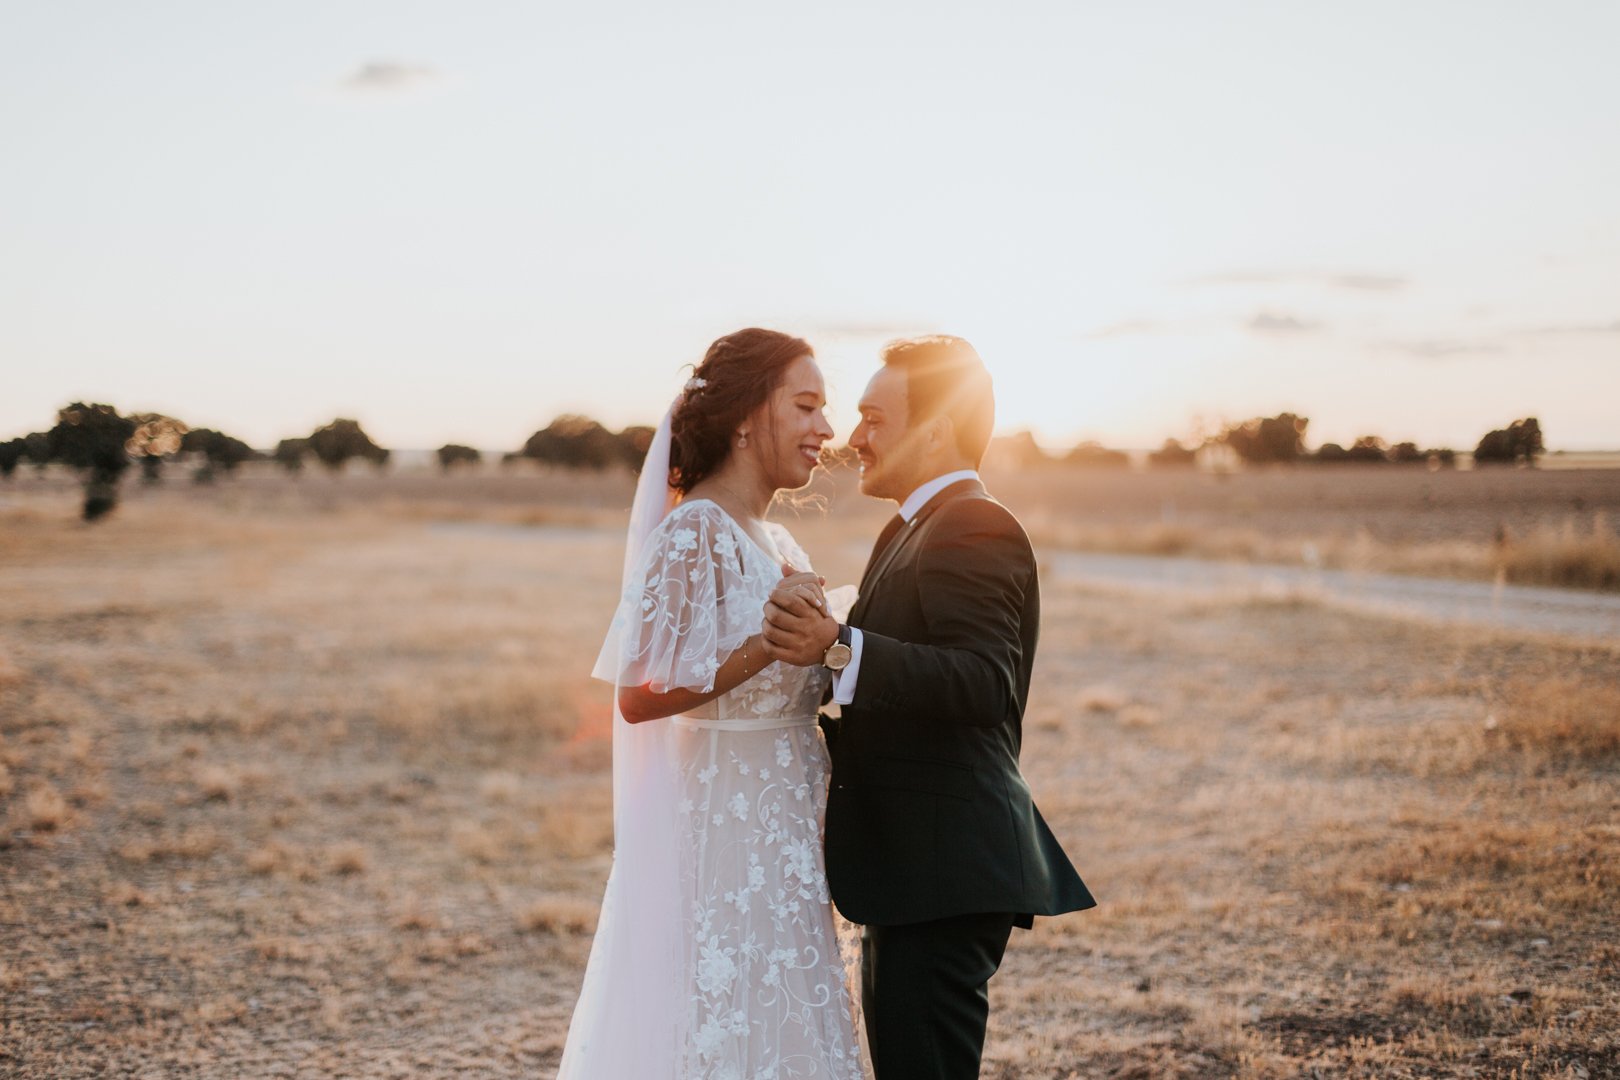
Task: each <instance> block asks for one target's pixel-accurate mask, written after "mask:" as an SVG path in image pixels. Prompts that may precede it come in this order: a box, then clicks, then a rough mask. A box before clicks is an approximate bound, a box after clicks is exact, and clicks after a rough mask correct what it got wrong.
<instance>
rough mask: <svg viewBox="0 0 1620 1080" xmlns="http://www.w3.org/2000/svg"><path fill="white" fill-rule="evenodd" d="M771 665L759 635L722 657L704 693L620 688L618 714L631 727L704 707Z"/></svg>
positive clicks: (631, 687)
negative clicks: (711, 683)
mask: <svg viewBox="0 0 1620 1080" xmlns="http://www.w3.org/2000/svg"><path fill="white" fill-rule="evenodd" d="M771 663H772V661H771V658H770V657H769V656H766V655H765V647H764V639H763V637H762V635H760V634H755V635H754V636H753V637H750V638H748V639H747V640H746V641H744V642H743V643H742V644H741V645H740V646H738V647H737V649H736V651H734V652H733V653H732V654H731V655H730V656H728V657H726V660H725V663H723V664H721V665H720V668H719V670H717V671H716V672H715V673H714V687H713V689H711V690H710V691H709V692H708V693H706V694H700V693H698V692H696V691H695V690H683V689H681V688H679V687H677V688H675V689H673V690H669V691H666V692H665V693H662V694H655V693H653V691H652V689H651V687H650V686H621V687H619V712H620V713H621V714H622V715H623V716H624V718H625V719H626V720H628V721H629V722H630V723H632V724H639V723H642V722H643V721H646V720H661V719H663V718H664V717H666V716H674V715H676V714H677V713H684V712H691V711H692V710H693V709H696V708H697V707H699V706H700V705H707V704H708V703H709V702H711V701H713V700H714V699H715V698H717V697H719V696H720V695H722V694H729V693H730V692H731V691H733V690H735V689H737V687H739V686H741V685H742V684H743V683H745V682H747V681H748V680H749V679H752V678H753V677H754V676H755V675H758V674H759V673H760V672H761V671H764V670H765V669H766V668H767V667H769V666H770V665H771Z"/></svg>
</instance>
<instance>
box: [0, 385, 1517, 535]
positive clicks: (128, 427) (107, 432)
mask: <svg viewBox="0 0 1620 1080" xmlns="http://www.w3.org/2000/svg"><path fill="white" fill-rule="evenodd" d="M1309 426H1310V420H1309V419H1307V418H1306V417H1303V416H1298V415H1296V414H1294V413H1291V412H1285V413H1280V414H1278V415H1277V416H1266V417H1255V418H1253V419H1249V420H1245V421H1242V422H1241V423H1234V424H1226V425H1225V426H1223V427H1222V428H1221V430H1220V431H1219V432H1217V433H1216V434H1214V435H1211V436H1209V437H1207V438H1204V439H1202V440H1195V441H1192V442H1188V443H1183V442H1181V441H1179V440H1176V439H1166V440H1165V442H1164V445H1163V446H1161V447H1160V448H1159V449H1157V450H1154V451H1153V452H1151V453H1150V454H1148V456H1147V461H1148V465H1149V466H1150V467H1153V468H1175V467H1187V466H1191V465H1193V464H1195V463H1196V462H1197V461H1198V458H1199V456H1200V454H1202V453H1205V452H1210V451H1215V452H1220V453H1225V454H1227V455H1229V456H1230V457H1232V458H1235V459H1236V460H1237V461H1239V462H1242V463H1243V464H1248V465H1296V464H1307V463H1314V464H1322V465H1334V464H1341V463H1364V464H1397V465H1401V464H1425V463H1426V464H1428V465H1430V466H1435V467H1448V466H1451V465H1454V464H1455V462H1456V458H1457V453H1456V451H1454V450H1451V449H1449V448H1431V449H1419V447H1418V445H1417V444H1416V443H1412V442H1398V443H1394V444H1390V443H1388V442H1386V441H1385V440H1384V439H1383V438H1381V437H1379V436H1377V435H1364V436H1362V437H1361V438H1359V439H1357V440H1356V441H1355V442H1353V443H1352V444H1351V445H1350V446H1348V447H1345V446H1341V445H1339V444H1338V443H1324V444H1322V445H1321V446H1320V447H1318V448H1317V449H1316V450H1314V451H1310V450H1307V449H1306V447H1305V433H1306V431H1307V429H1308V428H1309ZM652 438H653V429H652V428H650V427H647V426H645V425H632V426H630V427H627V428H624V429H623V430H621V431H617V432H615V431H610V430H609V429H608V428H606V427H604V426H603V425H602V424H601V423H599V422H598V421H596V420H593V419H591V418H590V417H587V416H579V415H577V414H573V413H567V414H564V415H562V416H558V417H557V418H556V419H554V420H552V421H551V423H549V424H547V425H546V426H545V427H543V428H541V429H540V430H539V431H536V432H535V433H534V434H533V435H530V436H529V437H528V438H527V439H526V440H524V443H523V446H522V447H521V448H519V449H517V450H514V451H511V452H509V453H505V454H503V455H501V458H500V462H501V465H502V466H503V467H504V466H511V465H514V464H516V463H519V462H522V461H532V462H536V463H539V464H541V465H545V466H548V467H557V468H567V469H593V470H598V471H600V470H605V469H610V468H625V467H628V468H630V469H632V470H638V469H640V468H641V463H642V461H643V460H644V459H645V458H646V456H647V448H648V446H649V445H651V443H652ZM1545 449H1546V447H1545V442H1544V439H1543V437H1542V431H1541V425H1540V423H1539V422H1538V421H1537V420H1536V418H1535V417H1529V418H1527V419H1522V420H1515V421H1514V422H1513V423H1511V424H1509V425H1508V426H1507V427H1505V428H1500V429H1496V430H1493V431H1490V432H1487V433H1486V434H1485V435H1484V436H1483V437H1482V438H1481V439H1480V441H1479V444H1478V446H1477V447H1476V448H1475V450H1474V461H1475V462H1476V463H1478V464H1481V465H1490V464H1526V465H1534V464H1535V462H1536V459H1537V458H1538V457H1539V456H1540V455H1541V454H1543V453H1544V452H1545ZM991 456H992V457H993V458H994V459H995V460H996V461H997V462H999V463H1001V464H1002V465H1004V466H1008V467H1011V468H1017V469H1030V468H1043V467H1052V466H1067V467H1077V468H1104V469H1120V468H1126V467H1128V466H1129V465H1130V457H1129V455H1128V454H1126V453H1125V452H1124V451H1123V450H1114V449H1110V448H1108V447H1105V446H1103V445H1102V444H1100V443H1097V442H1089V441H1088V442H1082V443H1080V444H1079V445H1078V446H1075V447H1073V448H1072V449H1070V450H1068V451H1067V452H1066V453H1064V454H1061V455H1056V456H1055V455H1052V454H1050V453H1048V452H1047V451H1045V450H1044V449H1042V448H1041V447H1040V445H1039V444H1037V443H1036V442H1035V438H1034V436H1033V435H1031V434H1030V433H1029V432H1027V431H1025V432H1019V433H1017V434H1014V435H1010V436H1005V437H1002V438H998V439H996V440H995V442H994V444H993V446H992V450H991ZM436 457H437V459H438V462H439V466H440V468H441V469H443V470H444V471H445V472H449V471H451V470H453V469H458V468H465V467H469V466H477V465H480V464H481V463H482V462H483V458H484V455H483V453H482V452H481V451H479V450H477V449H475V448H473V447H471V446H465V445H462V444H460V443H446V444H445V445H443V446H441V447H439V449H438V450H437V451H436ZM310 459H313V460H314V461H317V462H319V463H320V464H321V465H322V466H324V467H325V468H326V469H328V470H329V471H331V472H333V473H339V472H341V471H342V470H343V469H344V468H345V467H346V466H347V465H348V463H349V462H351V461H366V462H370V463H371V464H372V465H373V466H375V467H376V468H379V469H381V468H385V467H387V465H388V464H389V462H390V459H391V454H390V452H389V451H388V450H387V449H385V448H383V447H381V446H378V445H377V444H376V443H375V442H374V441H373V440H372V438H371V436H369V435H367V434H366V432H365V429H364V428H362V427H361V426H360V423H359V421H357V420H352V419H346V418H339V419H336V420H333V421H332V422H331V423H329V424H325V425H323V426H322V427H319V428H316V429H315V430H314V431H313V432H311V433H310V434H309V435H306V436H303V437H301V438H288V439H282V440H281V441H280V442H278V443H277V444H276V446H275V449H273V450H271V451H270V452H268V453H264V452H261V451H258V450H255V449H253V448H252V447H251V446H249V445H248V444H247V443H245V442H243V441H242V440H241V439H238V438H236V437H234V436H231V435H227V434H225V433H224V432H221V431H216V430H214V429H212V428H194V427H190V426H188V425H187V424H186V423H184V422H183V421H181V420H178V419H176V418H174V417H172V416H165V415H163V414H161V413H131V414H129V415H127V416H126V415H121V414H120V413H119V412H118V410H117V409H115V408H114V407H113V406H111V405H105V404H85V403H84V402H80V401H76V402H74V403H72V404H71V405H68V406H66V407H64V408H62V409H60V410H59V411H58V412H57V415H56V423H55V424H54V425H53V426H52V427H51V428H49V429H48V430H46V431H36V432H32V433H30V434H28V435H22V436H18V437H17V438H13V439H10V440H6V441H3V442H0V478H4V479H9V478H10V477H11V476H12V474H13V473H14V472H15V471H16V469H17V468H18V466H19V465H21V464H23V463H25V462H27V463H32V464H33V465H35V466H36V467H37V468H39V469H41V470H43V469H44V468H45V467H46V466H47V465H48V464H51V463H53V462H54V463H57V464H61V465H65V466H68V467H69V468H72V469H75V470H77V471H78V472H79V473H80V475H81V477H82V479H83V484H84V518H85V520H87V521H94V520H96V519H98V518H100V517H102V516H104V515H106V514H107V513H108V512H109V511H111V510H112V509H113V508H114V507H116V506H117V504H118V484H119V481H120V479H121V478H122V476H123V474H124V472H125V471H126V470H127V469H128V468H129V467H130V465H132V464H138V465H139V467H140V473H141V478H142V480H143V481H144V482H146V483H149V484H156V483H159V482H160V481H161V480H162V479H163V475H164V469H165V466H166V465H167V464H168V463H170V462H185V463H187V464H190V465H191V467H192V472H191V477H192V479H193V480H194V481H195V482H197V483H211V482H213V481H214V480H215V479H217V478H218V477H220V476H222V475H227V476H228V475H230V474H232V473H234V472H235V471H236V470H237V468H238V467H239V466H241V465H242V464H244V463H246V462H249V461H257V460H269V461H274V462H275V463H276V464H278V465H280V466H281V467H282V468H284V469H285V470H286V471H287V472H288V473H290V474H293V475H298V474H300V473H302V471H303V469H304V464H305V462H306V461H307V460H310Z"/></svg>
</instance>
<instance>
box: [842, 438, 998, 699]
mask: <svg viewBox="0 0 1620 1080" xmlns="http://www.w3.org/2000/svg"><path fill="white" fill-rule="evenodd" d="M978 478H979V474H978V473H977V472H976V471H974V470H973V469H959V470H957V471H956V472H949V473H946V474H945V475H944V476H936V477H934V478H933V479H932V480H930V481H928V483H926V484H924V485H923V486H922V487H920V488H918V489H917V490H916V491H913V492H912V493H911V494H910V495H907V496H906V501H905V502H903V503H901V504H900V517H901V518H902V519H903V520H904V521H905V523H906V524H907V525H910V524H911V519H912V518H914V517H916V516H917V511H919V510H921V509H922V508H923V506H925V505H926V504H927V502H928V500H929V499H932V498H933V497H934V496H935V495H938V494H939V493H940V492H941V491H944V490H945V489H946V488H948V487H950V486H951V485H952V484H955V483H958V482H959V481H962V480H977V479H978ZM903 539H904V537H903V536H900V535H898V534H897V535H896V536H895V538H894V539H893V540H891V541H889V543H890V544H898V543H900V542H901V541H902V540H903ZM878 554H879V555H880V556H881V555H882V554H883V553H882V552H878ZM849 653H850V656H849V663H848V664H846V665H845V666H844V670H843V671H835V672H833V697H832V699H833V701H834V702H835V703H836V704H839V705H848V704H849V703H850V702H852V701H854V700H855V683H856V681H857V680H858V679H860V677H861V632H860V630H859V629H858V628H857V627H854V626H852V627H850V628H849Z"/></svg>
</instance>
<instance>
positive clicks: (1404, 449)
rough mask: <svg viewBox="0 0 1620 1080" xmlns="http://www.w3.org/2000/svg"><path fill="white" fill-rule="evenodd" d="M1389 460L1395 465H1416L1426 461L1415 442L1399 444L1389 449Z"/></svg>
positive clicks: (1426, 457)
mask: <svg viewBox="0 0 1620 1080" xmlns="http://www.w3.org/2000/svg"><path fill="white" fill-rule="evenodd" d="M1389 460H1391V461H1393V462H1395V463H1396V464H1397V465H1417V464H1421V463H1422V462H1424V461H1427V460H1428V455H1427V454H1425V453H1424V452H1423V451H1422V450H1419V449H1418V445H1417V443H1415V442H1399V443H1396V444H1395V445H1394V446H1392V447H1390V448H1389Z"/></svg>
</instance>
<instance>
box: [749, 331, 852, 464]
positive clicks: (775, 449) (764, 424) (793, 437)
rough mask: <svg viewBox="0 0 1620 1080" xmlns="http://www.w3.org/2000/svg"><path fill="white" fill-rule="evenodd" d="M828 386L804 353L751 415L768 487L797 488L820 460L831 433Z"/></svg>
mask: <svg viewBox="0 0 1620 1080" xmlns="http://www.w3.org/2000/svg"><path fill="white" fill-rule="evenodd" d="M826 409H827V388H826V384H825V383H824V382H823V381H822V378H821V369H820V368H819V367H817V366H816V362H815V360H813V359H812V358H810V357H809V356H801V357H799V358H798V359H797V360H795V361H793V363H792V364H791V365H790V366H789V367H788V369H787V372H786V373H785V374H784V376H783V378H782V385H781V386H778V387H777V388H776V391H775V392H774V393H773V394H771V397H770V400H768V401H766V403H765V404H764V405H763V406H761V407H760V413H759V415H758V416H756V417H755V423H754V425H753V428H754V431H755V432H756V433H757V434H758V436H759V439H758V445H759V452H760V459H761V461H762V462H763V464H764V466H765V472H766V475H767V476H768V477H769V478H770V481H771V484H772V486H774V487H776V488H778V489H783V488H786V489H789V490H791V489H793V488H801V487H804V485H806V484H808V483H809V482H810V474H811V473H812V472H814V471H815V467H816V464H817V463H818V462H819V461H820V460H821V447H822V444H824V443H825V442H826V441H827V440H828V439H830V438H832V437H833V429H832V425H830V424H829V423H827V413H826Z"/></svg>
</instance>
